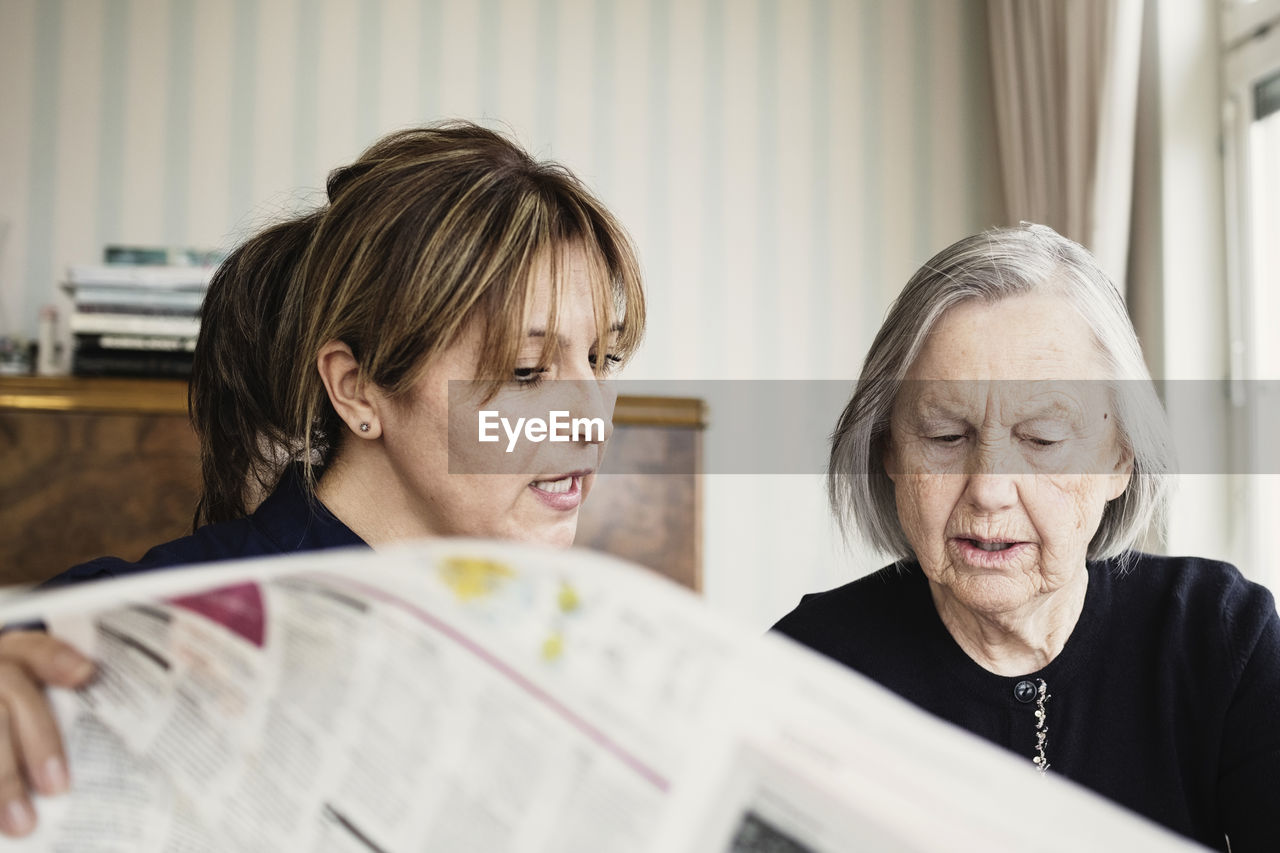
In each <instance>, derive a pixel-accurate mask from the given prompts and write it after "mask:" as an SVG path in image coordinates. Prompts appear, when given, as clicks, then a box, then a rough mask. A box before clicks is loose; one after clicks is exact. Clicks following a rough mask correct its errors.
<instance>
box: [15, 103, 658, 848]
mask: <svg viewBox="0 0 1280 853" xmlns="http://www.w3.org/2000/svg"><path fill="white" fill-rule="evenodd" d="M327 194H328V200H327V203H326V204H324V205H323V206H321V207H319V208H318V209H316V210H314V211H310V212H306V213H304V214H302V215H299V216H297V217H295V218H293V219H290V220H288V221H285V222H282V223H279V224H277V225H274V226H272V227H270V228H268V229H266V230H265V231H263V232H262V233H260V234H258V235H256V236H254V237H253V238H251V239H250V240H248V241H247V242H246V243H244V244H243V245H242V246H241V247H240V248H238V249H237V250H236V251H235V252H233V253H232V254H231V256H230V257H229V258H228V259H227V260H226V261H225V262H224V263H223V264H222V265H221V266H220V267H219V268H218V271H217V273H216V274H215V276H214V279H213V281H212V283H211V284H210V287H209V292H208V294H207V296H206V297H205V305H204V307H203V309H202V311H201V333H200V337H199V341H198V343H197V347H196V353H195V363H194V366H193V375H192V379H191V410H192V420H193V423H194V425H195V427H196V431H197V433H198V434H199V438H200V446H201V458H202V463H203V472H202V473H203V490H202V496H201V503H200V506H199V509H198V512H197V520H198V522H200V523H202V524H203V526H201V527H199V528H198V529H197V530H196V531H195V532H194V533H193V534H192V535H191V536H187V537H185V538H182V539H178V540H175V541H173V542H169V543H166V544H164V545H159V546H157V547H155V548H153V549H151V550H150V551H148V552H147V554H145V555H144V556H143V557H142V559H141V560H139V561H138V562H136V563H128V562H125V561H124V560H120V559H116V558H114V557H108V558H103V559H99V560H94V561H92V562H89V563H85V564H83V565H81V566H77V567H75V568H73V569H72V570H70V571H69V572H66V573H64V574H63V575H62V576H60V577H59V578H57V579H55V580H56V581H57V582H60V583H61V582H73V581H85V580H93V579H97V578H104V577H111V576H116V575H121V574H127V573H131V572H139V571H150V570H154V569H160V568H166V567H170V566H176V565H180V564H187V563H196V562H205V561H211V560H224V559H234V558H243V557H252V556H260V555H265V554H277V553H289V552H297V551H304V550H314V549H323V548H333V547H339V546H360V545H368V546H372V547H375V548H376V547H378V546H379V545H383V544H386V543H392V542H396V541H400V540H404V539H409V538H415V537H427V536H449V535H455V536H456V535H461V536H473V537H485V538H501V539H515V540H520V541H528V542H541V543H544V544H552V545H569V544H570V543H571V542H572V541H573V537H574V533H575V531H576V527H577V520H578V509H579V507H580V506H581V504H582V502H583V500H585V499H586V496H587V493H588V491H589V490H590V488H591V484H592V481H593V479H594V475H595V471H597V470H598V468H599V465H600V463H601V458H602V455H603V451H604V444H605V442H606V441H607V439H608V433H609V432H610V431H611V429H612V416H613V404H614V401H615V392H613V391H612V390H611V389H610V385H609V383H607V382H605V381H603V380H604V379H605V377H606V375H607V374H608V372H609V370H610V369H611V368H612V367H614V366H616V365H617V364H619V363H621V362H622V361H624V360H625V359H626V358H627V357H628V356H629V355H630V353H631V352H632V351H634V349H635V347H636V346H637V344H638V342H639V340H640V336H641V334H642V332H643V329H644V322H645V316H644V315H645V311H644V298H643V292H642V289H641V282H640V272H639V263H638V261H637V258H636V254H635V250H634V248H633V246H632V244H631V241H630V238H629V237H628V236H627V234H626V233H625V231H624V230H623V229H622V227H621V225H620V224H619V223H618V221H617V220H616V219H615V218H614V217H613V215H612V214H611V213H609V211H608V210H607V209H605V207H604V205H603V204H601V203H600V201H599V200H598V199H596V198H595V197H594V196H593V195H592V194H591V193H590V192H589V191H588V190H587V189H586V187H584V186H583V185H582V184H581V183H580V182H579V181H578V179H577V178H575V177H574V176H573V175H572V174H571V173H570V172H569V171H568V170H566V169H565V168H563V167H562V166H559V165H557V164H555V163H545V162H538V161H535V160H533V159H532V158H531V157H530V156H529V155H528V154H527V153H526V152H524V151H523V150H522V149H521V148H520V147H519V146H517V145H515V144H514V143H512V142H511V141H510V140H508V139H507V138H505V137H503V136H501V135H499V134H497V133H494V132H492V131H489V130H487V129H485V128H482V127H479V126H476V125H473V124H468V123H463V122H456V123H446V124H441V125H435V126H431V127H426V128H419V129H414V130H406V131H400V132H397V133H393V134H391V135H389V136H387V137H385V138H384V139H382V140H379V141H378V142H377V143H375V144H374V145H373V146H372V147H370V148H369V149H368V150H367V151H365V152H364V154H362V155H361V156H360V158H359V159H358V160H356V161H355V162H354V163H353V164H351V165H349V166H347V167H345V168H341V169H337V170H335V171H334V172H333V173H332V174H331V175H330V176H329V181H328V186H327ZM458 380H461V382H458ZM545 380H553V381H550V382H547V381H545ZM481 408H484V409H486V410H494V411H498V412H503V411H511V410H515V411H518V412H521V413H527V412H537V411H540V412H541V413H542V417H543V418H546V417H547V415H548V413H549V412H550V411H553V410H555V411H559V410H564V411H566V412H568V413H570V414H571V415H572V416H573V417H575V418H581V419H583V420H587V421H598V422H599V423H600V425H601V427H602V428H593V429H591V430H584V431H583V432H582V433H581V434H580V435H579V436H578V437H577V438H576V439H574V440H571V441H568V442H564V441H558V442H554V443H548V442H543V443H540V444H536V445H534V444H528V443H526V444H524V445H522V447H521V449H520V452H518V453H514V454H511V455H510V456H508V455H506V454H505V452H504V448H502V447H499V446H498V445H494V444H484V445H481V444H480V443H479V442H478V441H477V440H476V439H477V435H478V430H477V417H476V416H477V412H478V411H479V410H480V409H481ZM468 437H469V440H468ZM139 488H145V484H139ZM264 495H265V496H266V498H265V500H261V498H262V496H264ZM90 671H91V665H90V664H89V663H88V662H87V661H85V660H84V659H83V658H81V657H79V655H78V654H76V653H75V652H74V651H73V650H72V649H70V647H66V646H63V645H62V644H61V643H59V642H58V641H57V640H55V639H53V638H51V637H48V636H46V635H44V634H42V633H39V632H33V631H14V632H10V633H8V634H5V635H4V636H3V637H0V832H3V833H4V834H8V835H22V834H25V833H27V832H29V831H30V830H31V829H32V827H33V826H34V819H35V818H34V814H33V811H32V808H31V804H30V801H29V795H28V784H30V786H31V787H33V788H34V789H35V790H38V791H40V792H42V793H46V794H48V793H57V792H60V791H62V790H65V789H66V787H67V784H68V770H67V768H66V766H65V760H64V758H63V753H62V749H61V746H60V743H59V736H58V732H57V729H56V727H55V725H54V722H53V719H52V716H51V715H50V714H49V711H48V707H47V705H46V704H45V700H44V697H43V694H42V692H41V690H40V687H41V685H42V684H54V685H59V686H74V685H76V684H78V683H81V682H82V681H83V680H84V679H85V678H87V677H88V676H89V674H90ZM72 771H74V768H72Z"/></svg>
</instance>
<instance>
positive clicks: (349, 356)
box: [316, 341, 382, 438]
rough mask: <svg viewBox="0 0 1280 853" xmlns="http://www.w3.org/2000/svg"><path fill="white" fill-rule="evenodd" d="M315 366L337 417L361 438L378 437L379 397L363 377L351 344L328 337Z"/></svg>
mask: <svg viewBox="0 0 1280 853" xmlns="http://www.w3.org/2000/svg"><path fill="white" fill-rule="evenodd" d="M316 369H317V370H318V371H320V381H321V382H323V383H324V389H325V391H327V392H328V393H329V402H330V403H332V404H333V410H334V411H335V412H337V413H338V417H340V418H342V420H343V422H345V423H346V425H347V427H348V428H349V429H350V430H351V431H352V432H353V433H355V434H356V435H357V436H359V437H360V438H378V437H379V436H380V435H381V434H382V425H381V423H380V422H379V420H378V406H377V402H378V401H377V399H376V397H375V395H372V394H370V393H369V388H368V387H367V386H366V384H365V383H364V382H363V381H362V380H361V378H360V365H359V363H358V362H357V361H356V357H355V354H353V353H352V352H351V347H349V346H347V345H346V344H344V343H343V342H342V341H329V342H328V343H327V344H325V345H324V346H322V347H320V354H319V355H317V356H316Z"/></svg>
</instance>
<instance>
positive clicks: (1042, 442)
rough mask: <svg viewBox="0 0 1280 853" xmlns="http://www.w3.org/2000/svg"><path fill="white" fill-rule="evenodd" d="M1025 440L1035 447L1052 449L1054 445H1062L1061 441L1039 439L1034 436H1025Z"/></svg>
mask: <svg viewBox="0 0 1280 853" xmlns="http://www.w3.org/2000/svg"><path fill="white" fill-rule="evenodd" d="M1026 440H1027V441H1029V442H1031V443H1032V444H1033V445H1035V446H1036V447H1054V446H1055V445H1059V444H1062V440H1061V439H1053V438H1039V437H1037V436H1034V435H1029V436H1027V437H1026Z"/></svg>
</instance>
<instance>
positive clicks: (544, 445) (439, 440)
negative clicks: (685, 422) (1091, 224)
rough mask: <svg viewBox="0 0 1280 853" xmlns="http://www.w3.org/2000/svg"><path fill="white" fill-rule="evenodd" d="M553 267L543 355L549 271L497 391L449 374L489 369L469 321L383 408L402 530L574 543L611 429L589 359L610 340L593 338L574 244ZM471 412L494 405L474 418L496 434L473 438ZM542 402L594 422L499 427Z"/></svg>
mask: <svg viewBox="0 0 1280 853" xmlns="http://www.w3.org/2000/svg"><path fill="white" fill-rule="evenodd" d="M564 267H565V268H564V269H562V270H561V275H562V277H561V281H560V286H559V294H558V304H557V306H556V310H557V321H556V323H557V327H556V341H555V343H556V346H555V347H554V348H553V352H552V353H551V354H550V356H549V357H548V358H547V359H546V360H544V358H543V353H544V344H545V343H546V342H547V329H546V318H547V317H548V309H549V308H551V307H552V306H551V304H550V301H551V280H550V272H549V271H548V272H545V273H544V274H543V275H542V278H541V280H540V281H536V282H535V287H534V290H533V291H532V294H531V299H530V304H529V305H528V310H527V313H526V323H525V335H524V338H523V340H522V341H521V349H520V355H519V358H518V361H517V366H516V369H515V372H514V375H512V376H511V377H510V378H509V381H507V383H506V384H505V385H504V386H503V388H502V390H500V391H499V392H498V394H497V396H496V397H494V398H493V399H490V400H488V401H484V400H483V399H482V395H481V394H480V393H479V391H480V390H481V388H482V386H483V383H482V382H476V383H475V384H474V385H470V384H467V383H466V382H458V381H454V382H453V383H452V385H451V380H477V379H487V378H489V376H490V375H491V373H490V372H486V371H485V370H483V369H482V366H481V365H480V364H479V363H478V360H479V355H478V354H479V352H480V347H481V342H482V338H481V336H482V335H483V333H484V329H483V328H482V327H481V325H480V324H473V326H472V327H471V328H469V329H467V330H466V331H465V332H464V333H463V334H462V335H461V337H460V339H459V340H458V341H457V342H456V343H455V344H454V345H453V346H452V347H450V348H449V349H447V350H446V351H444V352H443V353H442V354H441V355H440V357H438V358H437V359H436V360H435V361H434V362H433V363H432V364H431V365H430V366H429V367H428V369H427V371H426V372H425V374H424V375H423V376H422V377H421V378H420V379H419V380H418V382H417V384H416V385H415V387H414V388H413V390H412V393H411V394H410V395H409V396H408V398H407V399H405V400H401V401H397V405H396V406H395V407H393V408H392V409H391V411H390V412H389V413H388V414H387V415H385V416H384V418H383V442H384V444H385V448H386V452H387V454H388V456H389V462H390V469H391V471H392V472H393V477H394V478H395V479H396V481H397V482H395V483H394V484H389V485H392V486H393V488H394V490H395V492H396V495H395V499H394V501H389V502H388V503H389V505H395V506H397V507H399V508H401V511H402V512H404V513H406V515H407V517H408V518H409V519H411V521H410V522H409V524H400V525H398V527H399V528H400V529H401V531H402V533H403V534H405V535H412V534H417V535H433V536H471V537H480V538H498V539H512V540H519V541H526V542H539V543H543V544H549V545H557V546H568V545H571V544H572V543H573V537H574V534H575V533H576V531H577V526H578V509H579V507H580V506H581V505H582V502H583V501H584V500H586V497H587V494H588V493H589V492H590V490H591V486H592V483H593V482H594V480H595V473H596V471H597V470H598V469H599V467H600V464H601V461H602V459H603V457H604V448H605V442H606V441H607V440H608V438H609V436H610V434H612V431H613V408H614V403H615V401H616V399H617V392H616V391H615V390H613V388H612V386H611V384H610V383H609V382H607V381H605V380H604V379H603V378H602V377H597V376H596V375H595V373H594V372H593V367H594V365H595V363H596V361H597V359H605V360H606V364H607V363H608V361H609V359H610V346H611V345H612V343H613V342H612V341H610V340H605V341H598V340H597V339H596V337H597V329H596V319H595V313H594V301H593V294H594V293H595V288H593V286H592V282H591V278H590V275H589V272H588V263H587V258H586V256H585V254H584V252H583V250H581V249H571V250H569V251H568V252H566V254H565V259H564ZM482 412H495V413H496V414H495V415H493V416H488V417H486V418H484V419H483V420H484V422H486V423H488V424H490V427H491V428H490V429H488V430H487V432H486V434H487V435H489V436H493V437H495V440H492V441H480V440H479V437H480V432H481V429H480V427H481V423H482V418H481V413H482ZM552 412H564V413H566V415H565V416H564V418H561V419H560V422H561V423H563V422H564V420H565V419H568V420H569V421H570V422H571V421H572V420H574V419H581V420H585V421H595V422H597V423H596V424H592V425H591V426H590V427H588V426H587V425H586V424H582V428H581V429H579V430H578V431H577V435H576V438H575V437H574V434H573V431H572V430H571V429H569V428H568V427H565V428H563V429H559V430H557V431H556V433H557V435H568V436H569V440H567V441H551V440H549V437H547V438H543V439H542V440H541V441H538V440H534V438H532V437H531V436H536V435H537V434H538V431H537V429H536V428H535V429H534V430H533V432H532V433H530V432H529V431H528V430H526V429H524V428H521V429H519V430H518V437H517V438H516V439H514V440H513V439H512V438H511V435H510V433H509V432H508V427H511V428H514V427H516V425H517V422H518V419H519V418H521V417H523V418H525V419H526V423H528V420H529V419H531V418H540V419H542V420H543V421H544V422H549V421H550V420H551V413H552ZM502 418H505V419H506V421H507V423H506V425H505V426H504V425H503V423H502V422H501V419H502ZM597 426H598V427H599V428H596V427H597ZM451 428H452V430H453V436H452V438H453V440H452V442H451V441H450V430H451ZM548 436H549V433H548ZM508 448H511V450H510V451H508ZM406 528H411V529H406Z"/></svg>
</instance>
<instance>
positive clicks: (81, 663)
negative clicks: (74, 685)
mask: <svg viewBox="0 0 1280 853" xmlns="http://www.w3.org/2000/svg"><path fill="white" fill-rule="evenodd" d="M54 665H55V666H57V668H58V669H59V670H60V671H61V672H64V673H66V675H67V678H70V679H73V680H75V681H80V680H82V679H85V678H88V677H89V675H90V674H91V673H92V672H93V661H91V660H89V659H88V658H86V657H84V656H83V655H81V654H79V653H78V652H73V651H71V650H70V649H66V650H63V651H61V652H58V656H57V657H56V658H54Z"/></svg>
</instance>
